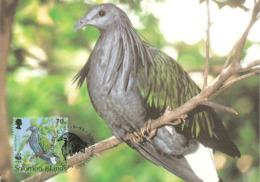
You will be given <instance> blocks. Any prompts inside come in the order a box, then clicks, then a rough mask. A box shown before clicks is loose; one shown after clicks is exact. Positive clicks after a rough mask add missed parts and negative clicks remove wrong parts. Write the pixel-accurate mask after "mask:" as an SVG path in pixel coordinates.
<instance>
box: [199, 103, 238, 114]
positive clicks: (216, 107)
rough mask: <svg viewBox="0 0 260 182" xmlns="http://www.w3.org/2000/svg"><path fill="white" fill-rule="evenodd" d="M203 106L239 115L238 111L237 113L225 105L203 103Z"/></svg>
mask: <svg viewBox="0 0 260 182" xmlns="http://www.w3.org/2000/svg"><path fill="white" fill-rule="evenodd" d="M201 104H202V105H205V106H209V107H212V108H214V109H218V110H222V111H226V112H231V113H233V114H235V115H238V112H237V111H235V110H234V109H233V108H230V107H227V106H223V105H220V104H216V103H213V102H203V103H201Z"/></svg>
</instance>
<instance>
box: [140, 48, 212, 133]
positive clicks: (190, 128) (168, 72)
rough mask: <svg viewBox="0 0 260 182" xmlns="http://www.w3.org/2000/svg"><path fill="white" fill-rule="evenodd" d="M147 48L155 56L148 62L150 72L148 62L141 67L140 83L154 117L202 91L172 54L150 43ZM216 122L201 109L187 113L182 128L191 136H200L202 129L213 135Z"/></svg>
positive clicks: (141, 90)
mask: <svg viewBox="0 0 260 182" xmlns="http://www.w3.org/2000/svg"><path fill="white" fill-rule="evenodd" d="M147 46H148V48H147V50H148V51H149V52H150V54H151V55H152V58H153V61H152V62H153V63H154V64H155V66H153V65H152V64H149V65H147V66H148V68H149V69H148V70H149V73H148V74H145V69H146V68H145V66H139V68H138V73H137V75H138V82H139V83H138V87H139V90H140V92H141V94H142V96H143V97H144V98H145V102H146V104H147V107H148V108H149V111H150V114H151V115H152V117H154V118H156V117H158V114H159V113H163V112H164V110H165V109H166V107H167V106H170V108H171V109H175V108H177V107H179V106H181V105H183V104H184V103H185V102H187V101H188V100H189V99H191V98H192V97H193V96H195V95H196V94H198V93H199V92H200V89H199V88H198V86H197V85H196V84H195V83H194V82H193V81H192V79H191V78H190V77H189V75H188V74H187V73H186V72H185V71H184V70H183V68H182V67H181V66H180V65H179V64H178V63H177V62H176V61H174V60H173V59H172V58H171V57H169V56H167V55H166V54H165V53H163V52H161V51H159V50H158V49H155V48H152V47H150V46H149V45H147ZM212 128H214V122H213V119H212V118H211V115H210V114H208V113H207V112H200V113H196V115H193V117H188V118H187V122H185V123H184V124H182V128H181V129H182V131H185V133H186V135H188V136H189V137H191V138H196V137H198V136H199V134H200V132H204V133H207V135H209V136H212Z"/></svg>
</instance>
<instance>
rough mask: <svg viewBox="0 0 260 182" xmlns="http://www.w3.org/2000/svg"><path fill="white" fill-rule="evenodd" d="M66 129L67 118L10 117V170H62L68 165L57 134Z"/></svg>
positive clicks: (61, 134) (58, 171) (17, 171)
mask: <svg viewBox="0 0 260 182" xmlns="http://www.w3.org/2000/svg"><path fill="white" fill-rule="evenodd" d="M66 133H68V118H65V117H49V118H48V117H47V118H30V117H28V118H18V117H16V118H13V166H12V168H13V172H14V173H36V172H37V173H38V172H57V173H63V172H66V171H67V169H68V163H67V160H66V159H65V158H64V157H63V153H64V151H62V148H67V147H66V145H67V143H66V142H62V141H61V140H59V139H60V137H61V136H63V135H64V134H66Z"/></svg>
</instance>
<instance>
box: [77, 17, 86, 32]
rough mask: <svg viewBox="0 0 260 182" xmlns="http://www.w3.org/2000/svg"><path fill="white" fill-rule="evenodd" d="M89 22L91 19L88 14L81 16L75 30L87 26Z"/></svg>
mask: <svg viewBox="0 0 260 182" xmlns="http://www.w3.org/2000/svg"><path fill="white" fill-rule="evenodd" d="M88 22H89V19H88V18H87V17H86V16H83V17H81V18H80V20H79V21H78V22H77V23H76V25H75V26H74V31H75V32H76V31H77V30H79V29H81V28H83V27H85V26H88Z"/></svg>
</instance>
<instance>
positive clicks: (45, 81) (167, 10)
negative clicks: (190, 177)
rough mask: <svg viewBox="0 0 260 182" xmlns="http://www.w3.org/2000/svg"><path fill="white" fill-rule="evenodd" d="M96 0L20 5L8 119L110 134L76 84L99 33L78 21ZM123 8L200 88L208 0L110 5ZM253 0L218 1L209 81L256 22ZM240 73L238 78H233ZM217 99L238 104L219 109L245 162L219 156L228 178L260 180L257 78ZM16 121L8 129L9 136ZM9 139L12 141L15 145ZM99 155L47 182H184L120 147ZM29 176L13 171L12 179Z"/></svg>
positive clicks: (257, 51)
mask: <svg viewBox="0 0 260 182" xmlns="http://www.w3.org/2000/svg"><path fill="white" fill-rule="evenodd" d="M101 2H102V1H100V0H98V1H96V0H85V1H83V0H26V1H19V2H18V6H17V9H16V14H15V18H14V23H13V30H12V32H13V35H12V43H11V50H10V55H9V60H8V73H7V107H8V108H7V109H8V121H9V123H11V121H12V118H13V117H50V116H66V117H69V120H70V123H71V124H75V125H79V126H84V127H85V128H87V130H88V131H89V132H91V134H92V135H93V137H94V140H95V142H98V141H100V140H102V139H105V138H108V137H110V136H111V133H110V131H109V130H108V128H107V127H106V125H105V123H104V121H103V120H102V119H101V118H100V117H99V116H98V115H97V113H96V112H95V111H94V109H93V107H92V105H91V103H90V99H89V97H88V94H87V89H86V86H85V85H84V86H83V87H82V88H80V89H79V88H76V85H75V84H72V79H73V77H74V76H75V75H76V73H77V72H78V71H79V70H80V69H81V68H82V66H83V65H84V64H85V62H86V61H87V59H88V57H89V55H90V52H91V50H92V49H93V46H94V45H95V42H96V41H97V39H98V37H99V32H98V30H97V29H95V28H93V27H87V28H86V29H85V30H80V31H78V32H74V31H73V27H74V24H75V23H76V22H77V21H78V20H79V18H80V17H81V16H83V15H84V14H85V13H86V12H87V10H88V9H89V8H90V7H92V6H93V5H95V4H97V3H101ZM104 2H112V3H115V4H116V5H118V6H120V7H121V8H122V9H123V10H124V11H126V12H127V14H128V15H129V17H130V19H131V21H132V23H133V24H134V27H135V28H136V29H137V31H138V32H139V33H140V34H142V35H143V36H144V37H145V38H146V39H147V40H148V41H149V42H151V44H153V45H154V46H155V47H157V48H159V49H161V50H164V51H165V52H166V53H167V54H169V55H170V56H172V57H173V58H175V59H176V60H177V61H178V62H179V63H180V64H181V65H183V67H184V68H185V70H187V71H188V72H189V73H190V74H191V76H192V77H193V79H194V80H195V81H196V82H197V83H198V84H200V83H201V80H202V77H201V76H202V75H201V71H202V70H203V65H204V60H205V59H204V57H205V37H206V34H205V30H206V20H207V17H206V5H205V2H204V1H203V0H201V1H199V0H143V1H141V0H104ZM253 2H254V0H215V1H214V2H213V1H210V8H211V21H212V22H213V25H212V27H211V48H212V50H211V59H210V78H211V80H212V79H214V78H215V77H216V75H217V74H218V73H219V72H220V70H221V69H222V65H223V63H224V61H225V59H226V57H227V54H228V52H229V51H230V50H231V48H232V46H233V44H234V43H235V41H236V40H237V39H238V38H239V37H240V36H241V34H242V32H243V31H244V29H245V27H246V25H247V23H248V22H249V19H250V9H251V8H252V7H253ZM259 32H260V22H257V23H256V25H255V26H254V27H253V28H252V30H251V31H250V34H249V37H248V38H249V39H248V41H247V42H246V46H245V50H244V58H243V61H244V62H245V63H248V62H250V61H254V60H256V59H259V58H260V33H259ZM235 76H238V75H235ZM214 101H215V102H217V103H220V104H223V105H226V106H229V107H233V108H234V109H235V110H237V111H238V112H239V115H237V116H236V115H233V114H231V113H225V112H219V114H220V116H221V118H222V119H223V121H224V124H225V125H226V128H227V131H228V132H229V134H230V137H231V138H232V140H233V141H234V142H235V143H236V144H237V146H238V147H239V149H240V151H241V153H242V157H241V158H240V159H232V158H230V157H228V156H226V155H224V154H221V153H218V152H216V154H215V160H216V167H217V169H218V173H219V175H220V176H221V177H222V179H224V181H236V182H242V181H243V182H244V181H249V182H257V181H259V155H258V154H259V78H258V76H255V77H252V78H249V79H246V80H244V81H241V82H239V83H238V84H236V85H233V86H232V87H230V88H228V89H227V90H226V91H224V92H223V93H222V94H221V95H220V96H218V97H217V98H216V99H215V100H214ZM11 127H12V126H11V124H10V126H9V128H10V133H11ZM10 141H11V140H10ZM101 155H102V156H103V159H99V158H97V157H93V158H92V159H91V161H90V162H89V163H87V165H86V167H83V168H81V169H73V170H69V173H68V174H60V175H58V176H56V177H55V178H52V179H50V180H49V181H65V182H66V181H91V182H92V181H93V182H107V181H115V182H125V181H126V182H135V181H138V182H139V181H152V182H153V181H166V182H167V181H182V180H179V179H178V178H177V177H175V176H174V175H172V174H171V173H169V172H168V171H166V170H165V169H163V168H161V167H158V166H155V165H154V164H152V163H150V162H148V161H147V160H145V159H144V158H143V157H141V156H140V155H139V154H138V153H137V152H135V151H134V150H132V149H130V148H129V147H127V146H126V145H125V144H122V145H120V146H118V147H116V148H114V149H111V150H109V151H106V152H104V153H102V154H101ZM28 176H30V174H13V181H18V180H22V179H24V178H27V177H28Z"/></svg>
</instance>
